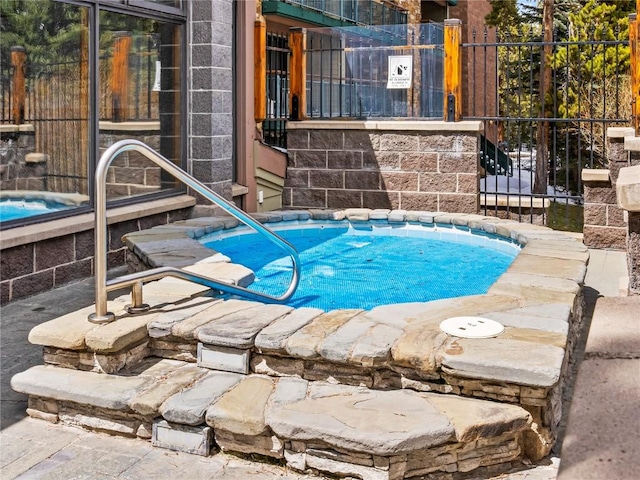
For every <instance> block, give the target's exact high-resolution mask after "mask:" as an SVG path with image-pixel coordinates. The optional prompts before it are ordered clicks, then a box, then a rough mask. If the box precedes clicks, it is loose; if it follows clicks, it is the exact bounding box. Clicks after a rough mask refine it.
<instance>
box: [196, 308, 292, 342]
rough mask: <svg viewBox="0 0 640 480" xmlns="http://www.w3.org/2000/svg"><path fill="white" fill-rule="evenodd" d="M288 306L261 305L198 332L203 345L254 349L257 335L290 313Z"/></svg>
mask: <svg viewBox="0 0 640 480" xmlns="http://www.w3.org/2000/svg"><path fill="white" fill-rule="evenodd" d="M292 310H293V308H292V307H288V306H286V305H273V304H272V305H261V306H259V307H254V308H250V309H246V310H241V311H239V312H235V313H231V314H229V315H225V316H223V317H220V318H218V319H216V320H214V321H211V322H209V323H207V324H206V325H204V326H203V327H202V328H201V329H200V331H199V332H198V340H200V341H201V342H202V343H206V344H210V345H217V346H222V347H232V348H252V347H253V342H254V339H255V337H256V335H257V334H258V333H259V332H260V330H262V329H263V328H265V327H266V326H268V325H270V324H271V323H273V322H274V321H275V320H277V319H279V318H280V317H283V316H285V315H287V314H288V313H290V312H291V311H292Z"/></svg>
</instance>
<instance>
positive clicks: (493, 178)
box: [480, 166, 579, 204]
mask: <svg viewBox="0 0 640 480" xmlns="http://www.w3.org/2000/svg"><path fill="white" fill-rule="evenodd" d="M534 181H535V174H534V172H532V171H531V170H527V169H520V170H518V169H516V168H515V166H514V170H513V176H511V177H509V176H506V175H487V176H486V177H483V178H481V179H480V192H481V193H489V194H492V193H493V194H515V195H531V186H532V185H533V183H534ZM547 195H548V196H549V197H550V198H549V200H551V201H554V198H556V199H563V200H561V201H562V203H570V204H578V203H579V202H578V201H577V200H575V199H570V198H568V197H571V195H570V194H568V193H567V192H566V191H565V189H564V188H563V187H560V186H557V187H553V186H552V185H547ZM565 198H567V200H568V201H567V200H564V199H565Z"/></svg>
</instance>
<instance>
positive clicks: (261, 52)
mask: <svg viewBox="0 0 640 480" xmlns="http://www.w3.org/2000/svg"><path fill="white" fill-rule="evenodd" d="M253 55H254V68H255V70H254V75H253V93H254V105H253V109H254V115H255V120H256V123H260V122H262V121H263V120H264V119H265V118H267V21H266V20H265V18H264V17H263V16H262V15H259V16H258V18H257V19H256V21H255V24H254V35H253Z"/></svg>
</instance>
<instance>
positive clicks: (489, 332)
mask: <svg viewBox="0 0 640 480" xmlns="http://www.w3.org/2000/svg"><path fill="white" fill-rule="evenodd" d="M440 330H442V331H443V332H445V333H448V334H449V335H453V336H454V337H461V338H492V337H497V336H498V335H500V334H501V333H502V332H504V325H502V324H501V323H499V322H496V321H495V320H491V319H489V318H482V317H451V318H447V319H446V320H443V321H442V322H440Z"/></svg>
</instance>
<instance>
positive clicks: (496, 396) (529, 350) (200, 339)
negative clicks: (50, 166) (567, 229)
mask: <svg viewBox="0 0 640 480" xmlns="http://www.w3.org/2000/svg"><path fill="white" fill-rule="evenodd" d="M171 280H172V281H175V282H177V283H176V284H177V285H180V282H181V281H177V280H173V279H171ZM158 283H159V282H158ZM189 288H190V287H189ZM150 298H151V297H150ZM152 298H153V299H154V301H155V302H157V303H156V304H155V305H154V308H153V309H152V311H151V312H148V313H146V314H143V315H137V316H130V315H128V314H121V315H120V314H119V315H118V317H117V320H116V321H115V322H112V323H110V324H107V325H94V324H92V323H90V322H88V321H87V320H86V315H87V313H89V312H88V311H80V312H77V314H76V315H73V314H71V315H67V316H64V317H61V318H59V319H56V320H53V321H51V322H48V323H46V324H42V325H40V326H38V327H36V328H35V329H34V330H33V331H32V332H31V334H30V340H31V341H32V342H33V343H39V344H44V345H45V362H46V363H48V364H52V365H58V366H66V367H69V368H78V369H80V370H91V371H95V372H103V373H115V372H117V371H119V370H121V369H123V368H124V369H126V368H130V367H131V366H134V365H136V364H137V363H138V362H140V361H141V360H143V359H144V358H146V357H148V356H152V357H163V358H168V359H174V360H181V361H189V362H194V363H196V362H197V364H198V365H199V366H203V367H208V368H213V369H216V370H226V371H228V372H234V373H239V374H248V373H257V374H263V375H268V376H272V377H288V376H297V377H301V378H304V379H305V380H311V381H315V380H318V381H327V382H331V383H340V384H344V385H351V386H366V387H368V388H372V389H376V390H390V389H411V390H415V391H421V392H439V393H452V394H457V395H462V396H467V397H475V398H482V399H492V400H498V401H501V402H508V403H513V404H517V405H520V406H522V407H523V408H525V409H527V410H528V411H530V412H531V413H532V414H533V415H534V416H535V418H536V420H537V423H538V425H539V451H538V454H537V456H539V457H542V456H544V455H546V454H547V453H548V452H549V450H550V448H551V446H552V445H553V443H554V440H555V436H556V434H557V428H558V425H559V420H560V416H561V410H560V408H559V405H560V398H561V391H562V377H563V375H564V374H565V373H566V372H565V371H566V368H564V366H565V365H566V363H565V362H566V359H567V356H566V355H565V351H566V349H567V347H568V340H567V334H568V332H569V322H570V321H571V317H572V314H571V308H570V306H569V305H567V304H566V303H559V304H553V303H551V304H541V305H536V306H524V307H523V306H520V305H521V303H520V301H519V300H518V298H517V297H512V296H508V295H495V294H486V295H476V296H469V297H461V298H456V299H446V300H439V301H434V302H428V303H414V304H402V305H390V306H383V307H378V308H375V309H373V310H371V311H366V312H365V311H360V310H336V311H332V312H323V311H322V310H318V309H310V308H299V309H292V308H290V307H286V306H280V305H264V304H261V303H258V302H250V301H245V300H237V299H228V300H222V299H218V298H211V297H198V296H196V297H194V298H190V299H188V300H183V301H180V302H175V303H169V302H163V301H162V295H160V294H159V295H158V296H157V297H152ZM170 298H173V297H170ZM124 303H125V300H124V299H117V300H116V301H115V302H114V306H116V307H118V306H121V305H124ZM456 315H482V316H484V317H487V318H494V319H496V320H499V321H500V322H502V323H503V324H504V325H506V329H505V332H504V333H503V334H502V335H500V336H499V337H498V338H489V339H463V338H457V337H451V336H449V335H447V334H445V333H443V332H442V331H441V330H440V328H439V323H440V321H442V320H443V319H445V318H448V317H449V316H456ZM532 456H533V455H532Z"/></svg>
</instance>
